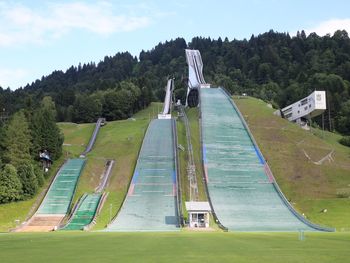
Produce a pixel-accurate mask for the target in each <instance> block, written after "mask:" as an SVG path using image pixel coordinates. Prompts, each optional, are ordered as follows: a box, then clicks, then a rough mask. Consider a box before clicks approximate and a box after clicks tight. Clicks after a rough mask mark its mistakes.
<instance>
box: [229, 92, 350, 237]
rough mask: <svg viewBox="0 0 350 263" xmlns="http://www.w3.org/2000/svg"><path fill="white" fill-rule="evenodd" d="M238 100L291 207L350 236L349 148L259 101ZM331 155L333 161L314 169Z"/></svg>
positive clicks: (327, 161) (312, 219)
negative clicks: (275, 113)
mask: <svg viewBox="0 0 350 263" xmlns="http://www.w3.org/2000/svg"><path fill="white" fill-rule="evenodd" d="M234 100H235V102H236V104H237V106H238V107H239V109H240V111H241V112H242V115H243V116H244V118H245V119H246V121H247V123H248V125H249V127H250V129H251V131H252V133H253V134H254V137H255V139H256V140H257V142H258V145H259V147H260V149H261V151H262V153H263V155H264V157H265V158H266V159H267V161H268V163H269V165H270V167H271V170H272V171H273V174H274V176H275V178H276V180H277V182H278V184H279V185H280V187H281V189H282V191H283V193H284V194H285V195H286V196H287V198H288V199H289V200H290V201H291V203H292V204H293V206H294V207H295V208H296V209H297V210H298V211H299V212H301V213H304V214H305V215H306V216H307V218H308V219H310V220H311V221H312V222H314V223H319V224H322V225H327V226H331V227H336V229H337V231H349V230H350V220H349V218H350V199H349V196H350V148H348V147H345V146H343V145H341V144H339V143H338V139H339V138H340V136H339V135H337V134H334V133H330V132H323V131H322V130H319V129H315V128H312V130H311V131H305V130H303V129H301V128H300V127H299V126H297V125H296V124H294V123H290V122H288V121H286V120H284V119H281V118H279V117H277V116H274V115H273V114H272V113H273V111H274V110H273V109H271V108H269V107H267V104H266V103H265V102H263V101H261V100H258V99H254V98H244V99H243V98H242V99H239V98H237V97H235V98H234ZM333 150H334V152H333V153H332V159H330V160H326V161H324V162H323V163H322V164H315V162H317V161H319V160H321V159H322V158H323V157H324V156H326V155H327V154H329V153H330V152H331V151H333ZM307 156H309V158H310V159H309V158H308V157H307ZM324 209H327V212H322V210H324Z"/></svg>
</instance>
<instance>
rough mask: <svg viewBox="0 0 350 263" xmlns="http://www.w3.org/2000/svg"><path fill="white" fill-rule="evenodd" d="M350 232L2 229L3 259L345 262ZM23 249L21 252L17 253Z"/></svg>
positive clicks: (40, 260)
mask: <svg viewBox="0 0 350 263" xmlns="http://www.w3.org/2000/svg"><path fill="white" fill-rule="evenodd" d="M349 240H350V234H349V233H307V234H306V235H305V240H303V241H299V239H298V233H239V234H237V233H189V232H179V233H78V232H73V233H41V234H3V235H1V238H0V249H1V261H2V262H85V263H88V262H123V263H125V262H162V263H164V262H245V263H249V262H269V263H274V262H284V263H287V262H293V263H298V262H310V263H312V262H317V263H322V262H347V261H348V258H349V256H350V250H349V249H348V248H349ZM19 251H20V253H19Z"/></svg>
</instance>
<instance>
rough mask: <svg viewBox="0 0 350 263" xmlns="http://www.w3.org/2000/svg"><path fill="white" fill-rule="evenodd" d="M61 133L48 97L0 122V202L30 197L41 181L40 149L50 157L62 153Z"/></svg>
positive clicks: (54, 157)
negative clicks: (38, 104) (37, 104)
mask: <svg viewBox="0 0 350 263" xmlns="http://www.w3.org/2000/svg"><path fill="white" fill-rule="evenodd" d="M62 143H63V135H62V134H61V133H60V130H59V128H58V127H57V125H56V109H55V104H54V102H53V101H52V99H51V97H44V98H43V100H42V101H41V103H40V106H39V107H36V108H31V107H30V105H28V107H26V108H24V109H21V110H19V111H17V112H16V113H15V114H13V115H12V116H11V118H10V119H9V120H7V121H5V120H4V119H3V120H2V121H1V122H0V203H9V202H12V201H18V200H25V199H28V198H30V197H32V196H33V195H34V194H35V193H36V192H37V190H38V188H39V187H40V186H42V185H43V183H44V179H45V178H44V172H43V168H42V167H41V165H40V159H39V152H40V151H43V150H46V151H47V152H48V153H50V156H51V158H52V159H53V160H56V159H58V158H59V157H60V156H61V154H62Z"/></svg>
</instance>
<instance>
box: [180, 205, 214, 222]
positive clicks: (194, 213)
mask: <svg viewBox="0 0 350 263" xmlns="http://www.w3.org/2000/svg"><path fill="white" fill-rule="evenodd" d="M185 204H186V210H187V212H188V220H189V226H190V227H209V218H210V216H209V213H210V212H211V208H210V205H209V203H208V202H186V203H185Z"/></svg>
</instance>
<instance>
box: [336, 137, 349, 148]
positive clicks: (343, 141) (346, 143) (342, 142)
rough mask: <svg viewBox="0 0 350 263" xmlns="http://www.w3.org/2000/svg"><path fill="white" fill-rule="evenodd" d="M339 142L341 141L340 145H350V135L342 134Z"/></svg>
mask: <svg viewBox="0 0 350 263" xmlns="http://www.w3.org/2000/svg"><path fill="white" fill-rule="evenodd" d="M339 143H341V144H342V145H345V146H348V147H350V136H344V137H343V138H341V139H340V140H339Z"/></svg>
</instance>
